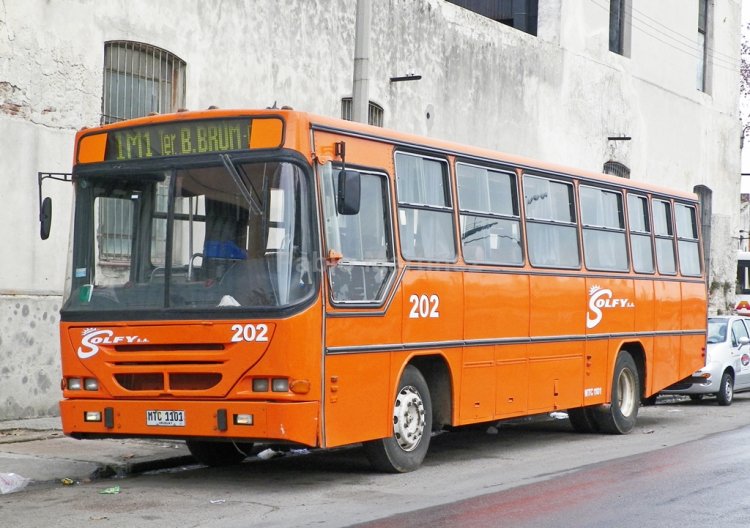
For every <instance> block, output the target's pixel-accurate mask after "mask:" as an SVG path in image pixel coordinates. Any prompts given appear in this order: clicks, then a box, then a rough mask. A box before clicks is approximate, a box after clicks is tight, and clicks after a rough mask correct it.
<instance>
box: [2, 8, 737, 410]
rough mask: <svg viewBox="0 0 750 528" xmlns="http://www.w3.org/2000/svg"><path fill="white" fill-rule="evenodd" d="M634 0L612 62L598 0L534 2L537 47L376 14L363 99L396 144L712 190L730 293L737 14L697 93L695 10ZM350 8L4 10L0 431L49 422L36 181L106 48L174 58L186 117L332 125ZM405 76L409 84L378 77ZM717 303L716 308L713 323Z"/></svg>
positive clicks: (62, 249)
mask: <svg viewBox="0 0 750 528" xmlns="http://www.w3.org/2000/svg"><path fill="white" fill-rule="evenodd" d="M632 3H633V9H634V16H633V24H634V28H633V31H632V39H631V40H632V42H631V46H630V52H629V56H627V57H623V56H620V55H617V54H613V53H611V52H610V51H609V49H608V31H609V21H608V12H607V8H606V6H607V5H608V2H605V1H601V0H598V1H596V2H581V1H580V0H540V6H539V23H538V27H539V34H538V36H537V37H534V36H531V35H527V34H525V33H522V32H520V31H517V30H515V29H513V28H509V27H507V26H504V25H502V24H499V23H496V22H494V21H492V20H489V19H487V18H484V17H481V16H479V15H477V14H475V13H472V12H470V11H467V10H464V9H461V8H459V7H457V6H455V5H453V4H449V3H447V2H445V1H443V0H373V9H372V13H373V15H372V42H371V50H372V51H371V63H370V68H369V72H370V83H369V84H370V92H371V93H370V99H371V100H373V101H374V102H376V103H378V104H379V105H381V106H382V107H383V108H384V111H385V119H384V121H385V126H387V127H390V128H396V129H399V130H402V131H405V132H414V133H418V134H424V135H428V136H432V137H437V138H444V139H449V140H454V141H459V142H463V143H472V144H475V145H478V146H483V147H489V148H493V149H497V150H502V151H506V152H510V153H514V154H520V155H525V156H530V157H534V158H539V159H542V160H544V161H550V162H557V163H560V164H563V165H570V166H575V167H580V168H584V169H589V170H594V171H599V170H601V168H602V166H603V164H604V162H605V161H607V160H609V159H614V160H615V161H619V162H621V163H624V164H626V165H627V166H629V167H630V169H631V177H632V178H633V179H635V180H642V181H650V182H658V183H662V184H664V185H666V186H671V187H675V188H678V189H682V190H687V191H692V190H693V188H694V187H695V186H696V185H699V184H701V185H706V186H708V187H709V188H710V189H711V190H712V191H713V197H714V202H713V211H714V218H713V222H712V230H713V233H712V240H713V246H712V254H711V274H712V280H714V281H718V282H719V283H724V282H728V281H734V275H735V271H734V257H733V255H734V248H735V247H736V240H735V239H733V238H732V237H733V236H736V233H737V230H738V229H739V227H738V226H739V223H738V222H739V135H740V130H739V118H738V111H737V99H738V91H739V77H738V71H737V68H733V67H732V66H733V65H736V64H738V63H739V30H740V2H739V0H722V1H721V2H714V3H713V4H714V10H715V11H714V16H713V17H712V25H711V27H710V32H711V35H712V36H711V42H710V47H711V49H712V51H711V57H710V59H709V63H710V89H709V92H708V93H702V92H700V91H698V90H696V87H695V73H696V64H697V56H696V55H695V53H694V52H691V51H690V49H691V46H692V48H694V45H692V44H691V45H690V46H686V45H684V44H680V42H679V41H680V40H682V41H684V42H691V43H692V42H695V37H696V31H697V9H696V10H695V11H696V12H693V10H691V9H685V8H684V5H683V1H682V0H663V1H660V2H653V1H649V0H633V2H632ZM355 7H356V2H355V0H256V1H253V2H238V1H223V2H205V1H203V0H184V1H181V2H179V4H176V3H174V2H154V1H152V0H127V1H126V0H108V1H107V2H102V1H98V0H54V1H49V0H26V1H23V2H22V1H10V0H0V138H2V139H0V159H2V160H3V161H2V163H1V164H0V204H2V207H0V222H1V225H2V229H0V247H1V248H2V252H1V253H0V254H2V255H3V258H2V259H0V310H1V312H0V313H2V314H3V318H2V319H1V320H0V340H1V341H0V419H3V418H18V417H24V416H36V415H45V414H54V413H56V401H57V399H58V396H59V392H58V391H59V388H58V380H59V359H58V342H57V329H56V327H55V325H56V323H57V317H58V316H57V313H56V312H57V309H58V308H59V303H60V302H61V299H60V295H61V293H62V287H63V283H64V275H65V266H66V261H67V254H68V253H67V252H68V249H67V248H68V230H69V225H70V212H69V211H70V204H71V201H72V193H71V191H70V188H69V187H68V186H67V185H64V184H60V183H53V182H49V183H47V184H46V185H45V195H49V196H52V198H53V201H54V204H55V205H54V211H53V218H54V222H53V228H52V236H51V238H50V240H48V241H45V242H42V241H41V240H39V236H38V230H39V225H38V204H37V186H36V173H37V171H67V170H70V163H71V159H72V145H73V136H74V134H75V131H76V130H77V129H78V128H80V127H82V126H92V125H96V124H97V123H98V122H99V113H100V111H101V96H102V67H103V60H104V43H105V42H106V41H110V40H133V41H138V42H144V43H148V44H152V45H154V46H158V47H161V48H164V49H167V50H169V51H170V52H172V53H175V54H176V55H177V56H179V57H180V58H181V59H183V60H185V61H186V63H187V93H186V100H187V106H188V107H189V108H192V109H198V108H207V107H208V106H209V105H218V106H219V107H222V108H239V107H266V106H271V105H272V104H273V103H274V102H277V104H278V105H279V106H281V105H291V106H293V107H295V108H297V109H303V110H307V111H310V112H314V113H319V114H324V115H332V116H338V115H340V111H341V109H340V104H341V98H342V97H349V96H351V84H352V70H353V52H354V21H355ZM649 24H650V25H651V26H655V27H656V28H658V31H656V30H654V29H653V28H652V29H649ZM49 28H64V30H59V31H50V30H49ZM408 73H414V74H418V75H421V76H422V80H420V81H417V82H404V83H391V82H389V79H390V78H391V77H393V76H401V75H406V74H408ZM608 136H629V137H631V138H632V139H631V140H630V141H628V142H612V141H609V140H608V139H607V138H608ZM722 291H723V289H722ZM727 302H728V301H727V299H726V298H724V296H723V295H722V294H721V292H719V293H715V294H713V295H712V310H714V311H718V310H720V309H722V308H721V307H722V306H725V305H726V303H727ZM16 304H19V306H18V307H17V306H16ZM24 306H26V307H27V313H26V315H24V308H23V307H24ZM56 306H57V307H56ZM45 314H46V318H45V317H44V315H45ZM53 315H54V317H53ZM32 322H33V323H34V324H35V326H34V327H31V323H32ZM32 337H33V342H31V341H30V339H31V338H32ZM45 376H46V377H45ZM47 378H48V380H49V383H47V381H46V380H47ZM24 380H25V381H24Z"/></svg>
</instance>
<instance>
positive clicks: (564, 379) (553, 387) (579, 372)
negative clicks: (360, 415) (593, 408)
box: [529, 341, 583, 413]
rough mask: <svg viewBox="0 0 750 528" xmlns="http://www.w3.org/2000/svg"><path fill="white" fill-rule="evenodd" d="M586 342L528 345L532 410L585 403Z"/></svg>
mask: <svg viewBox="0 0 750 528" xmlns="http://www.w3.org/2000/svg"><path fill="white" fill-rule="evenodd" d="M582 349H583V343H582V342H581V341H569V342H557V343H540V344H536V345H530V346H529V379H530V380H531V382H530V383H529V412H530V413H538V412H545V411H551V410H555V409H569V408H572V407H580V406H581V405H583V357H582V356H583V355H582V353H581V352H582Z"/></svg>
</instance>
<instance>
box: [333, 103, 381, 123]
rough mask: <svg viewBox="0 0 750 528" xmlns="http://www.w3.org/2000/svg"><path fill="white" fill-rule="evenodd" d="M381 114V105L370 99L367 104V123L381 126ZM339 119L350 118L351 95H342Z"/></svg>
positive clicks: (348, 119)
mask: <svg viewBox="0 0 750 528" xmlns="http://www.w3.org/2000/svg"><path fill="white" fill-rule="evenodd" d="M383 114H384V110H383V107H382V106H380V105H379V104H376V103H373V102H372V101H370V103H369V104H368V105H367V124H368V125H373V126H379V127H382V126H383ZM341 119H346V120H347V121H351V120H352V98H351V97H344V98H343V99H341Z"/></svg>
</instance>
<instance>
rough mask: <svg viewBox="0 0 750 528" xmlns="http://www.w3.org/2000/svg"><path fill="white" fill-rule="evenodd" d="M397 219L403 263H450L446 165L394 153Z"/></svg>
mask: <svg viewBox="0 0 750 528" xmlns="http://www.w3.org/2000/svg"><path fill="white" fill-rule="evenodd" d="M396 181H397V190H398V204H399V206H398V219H399V233H400V238H401V252H402V254H403V256H404V258H405V259H409V260H426V261H433V262H453V261H454V260H455V258H456V241H455V238H454V236H453V208H452V205H451V197H450V185H449V184H448V164H447V163H446V162H445V161H443V160H438V159H432V158H424V157H421V156H417V155H414V154H407V153H404V152H398V153H396Z"/></svg>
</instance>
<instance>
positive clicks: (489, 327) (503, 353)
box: [460, 272, 529, 423]
mask: <svg viewBox="0 0 750 528" xmlns="http://www.w3.org/2000/svg"><path fill="white" fill-rule="evenodd" d="M464 305H465V311H464V339H465V340H466V341H472V340H477V339H502V338H525V337H528V335H529V278H528V276H527V275H504V274H493V273H470V272H466V273H464ZM462 369H463V373H462V382H461V410H460V420H461V423H470V422H474V421H480V420H482V419H485V420H491V419H493V418H497V417H507V416H517V415H521V414H523V413H525V412H526V405H527V393H528V381H527V377H528V370H527V369H528V361H527V358H526V345H496V346H492V345H490V346H486V347H467V348H466V349H465V350H464V355H463V365H462Z"/></svg>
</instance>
